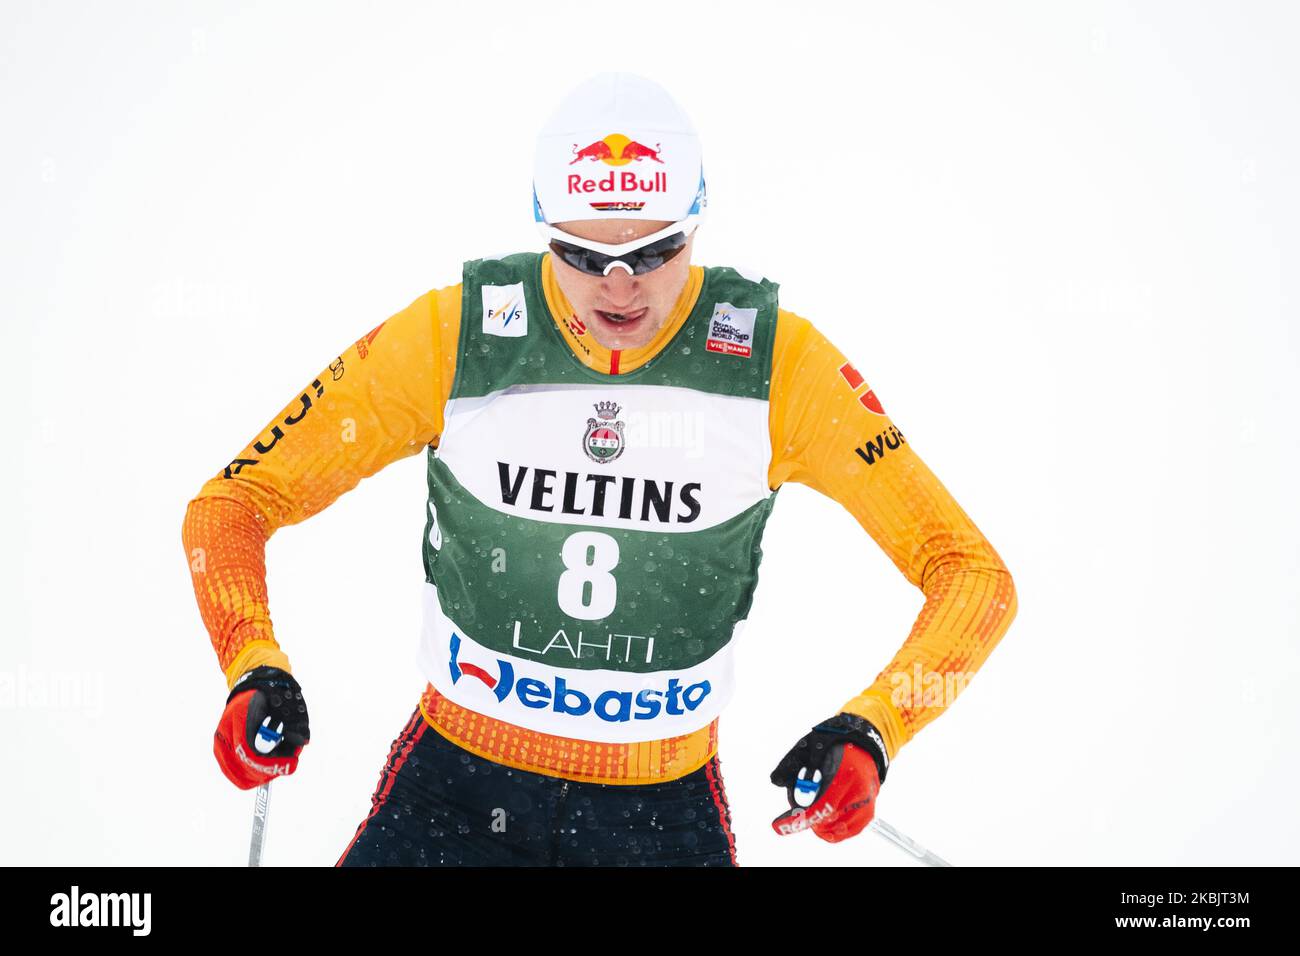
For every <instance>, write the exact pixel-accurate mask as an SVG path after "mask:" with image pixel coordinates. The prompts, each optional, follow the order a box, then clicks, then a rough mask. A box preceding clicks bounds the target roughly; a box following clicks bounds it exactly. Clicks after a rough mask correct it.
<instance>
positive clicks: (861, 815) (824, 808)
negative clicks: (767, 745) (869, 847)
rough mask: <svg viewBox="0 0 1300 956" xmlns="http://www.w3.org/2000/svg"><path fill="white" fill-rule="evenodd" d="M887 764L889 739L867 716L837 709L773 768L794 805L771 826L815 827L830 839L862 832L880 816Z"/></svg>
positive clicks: (783, 830) (784, 830) (785, 829)
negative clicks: (879, 801) (879, 796)
mask: <svg viewBox="0 0 1300 956" xmlns="http://www.w3.org/2000/svg"><path fill="white" fill-rule="evenodd" d="M888 769H889V754H888V752H887V751H886V749H885V742H884V740H883V739H882V738H881V736H880V732H879V731H878V730H876V728H875V727H873V726H872V725H871V724H870V723H869V722H868V721H866V720H864V719H863V718H861V717H858V716H856V715H855V714H838V715H836V716H835V717H833V718H831V719H830V720H828V721H825V722H824V723H821V724H818V725H817V726H816V727H814V728H813V730H812V732H811V733H809V734H807V735H805V736H804V737H803V739H801V740H800V741H799V742H798V743H797V744H795V745H794V747H793V748H791V750H790V752H789V753H788V754H786V755H785V757H784V758H783V759H782V760H781V762H780V763H779V764H778V765H777V767H776V769H775V770H773V771H772V783H774V784H776V785H777V786H779V787H785V788H786V794H787V797H788V799H789V801H790V808H791V809H790V810H788V811H787V812H785V813H783V814H781V815H780V816H779V817H777V818H776V819H775V820H773V821H772V829H773V830H775V831H776V832H777V833H779V834H781V835H782V836H786V835H788V834H791V833H799V832H800V831H803V830H808V829H811V830H812V831H813V833H815V834H817V836H819V837H821V839H823V840H825V841H826V842H828V843H838V842H840V841H841V840H847V839H848V838H849V837H851V836H857V835H858V834H859V833H861V832H862V831H863V830H864V829H866V827H867V825H868V824H869V823H871V820H872V818H873V817H874V816H875V813H876V795H877V794H878V793H879V792H880V785H881V783H882V782H883V781H884V779H885V772H886V771H887V770H888ZM801 798H802V799H801Z"/></svg>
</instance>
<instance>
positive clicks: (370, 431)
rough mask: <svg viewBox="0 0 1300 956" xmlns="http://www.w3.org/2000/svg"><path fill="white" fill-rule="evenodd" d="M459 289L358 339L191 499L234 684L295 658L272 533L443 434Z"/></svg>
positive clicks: (191, 552)
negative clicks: (275, 602)
mask: <svg viewBox="0 0 1300 956" xmlns="http://www.w3.org/2000/svg"><path fill="white" fill-rule="evenodd" d="M460 292H461V287H460V285H455V286H450V287H448V288H445V289H438V290H434V291H431V292H428V293H426V294H425V295H423V296H421V297H420V298H419V299H417V300H416V301H415V302H413V303H411V305H409V306H408V307H407V308H405V309H403V310H402V311H401V312H399V313H397V314H396V315H394V316H393V317H392V318H390V319H388V320H387V321H386V322H384V323H382V324H380V325H379V327H378V328H375V329H374V330H372V331H371V332H370V333H368V334H367V335H365V336H363V337H362V338H360V339H358V340H357V341H356V342H355V343H354V344H352V345H350V346H349V347H348V348H347V349H346V350H345V351H344V352H343V353H342V354H341V355H339V356H338V357H337V358H335V359H334V360H333V361H331V362H330V363H329V364H328V366H327V367H326V368H325V369H324V370H323V371H322V372H321V373H320V374H319V375H317V376H316V377H315V378H314V379H313V380H312V381H311V382H310V383H309V384H308V385H307V387H306V388H304V389H302V390H301V391H300V392H299V393H298V394H297V395H295V396H294V397H293V399H291V400H290V402H289V404H288V405H286V406H285V407H284V408H283V409H281V410H280V412H279V413H277V414H276V416H275V417H274V418H272V419H271V421H270V422H269V423H268V424H267V425H266V427H265V428H263V429H262V430H261V431H260V432H259V433H258V434H257V436H256V437H255V438H254V439H253V440H252V441H251V442H249V443H248V445H247V446H246V447H245V448H244V449H243V450H242V451H241V452H240V453H239V454H238V455H236V456H235V457H234V459H233V460H232V461H231V462H230V464H228V465H226V466H225V467H224V468H223V469H222V470H221V471H220V472H219V473H218V474H216V475H215V476H214V477H212V478H211V479H210V480H208V481H207V482H205V483H204V485H203V486H202V488H201V489H200V490H199V493H198V495H197V496H196V497H195V498H194V499H193V500H192V501H191V502H190V503H189V506H188V507H187V508H186V511H185V521H184V524H183V526H182V531H181V537H182V541H183V543H184V546H185V553H186V557H187V559H188V560H189V563H190V576H191V579H192V581H193V584H194V595H195V597H196V598H197V600H198V604H199V611H200V613H201V615H202V617H203V623H204V625H205V627H206V628H207V631H208V635H209V637H210V638H211V640H212V646H213V648H214V649H215V650H216V652H217V660H218V662H219V664H220V666H221V668H222V670H223V671H224V672H225V674H226V681H227V685H228V686H233V685H234V683H235V681H236V680H237V679H238V678H239V676H240V675H241V674H243V673H245V672H246V671H248V670H251V669H252V668H254V667H258V666H260V665H264V664H266V665H272V666H276V667H281V668H284V669H285V670H288V669H289V660H288V658H287V657H286V656H285V654H284V653H283V652H282V651H281V650H280V647H279V644H278V643H277V642H276V640H275V637H274V635H273V633H272V627H271V616H270V612H269V610H268V606H267V593H266V560H265V554H266V550H265V545H266V541H267V539H268V538H270V536H271V535H272V534H274V533H275V531H276V530H277V529H279V528H282V527H284V526H286V525H291V524H296V523H297V522H299V521H303V520H305V519H306V518H309V517H311V516H312V515H314V514H316V513H317V512H318V511H320V510H322V509H323V508H325V507H327V506H328V505H329V504H330V503H331V502H333V501H334V500H335V499H336V498H338V497H339V496H340V495H342V494H344V493H345V492H347V491H349V490H351V489H352V488H354V487H356V485H357V483H358V482H360V481H361V479H363V478H366V477H368V476H369V475H373V474H374V473H375V472H377V471H379V470H380V469H381V468H383V467H384V466H386V465H388V464H391V463H392V462H394V461H397V460H398V459H400V458H405V457H407V456H409V455H414V454H416V453H417V452H419V451H421V450H422V449H424V448H425V447H426V446H428V445H434V446H436V445H437V443H438V439H439V438H440V437H441V435H442V429H443V421H442V409H443V405H444V404H445V402H446V398H447V394H448V392H449V390H450V388H451V380H452V376H453V374H454V371H455V360H456V344H457V341H458V339H459V332H460Z"/></svg>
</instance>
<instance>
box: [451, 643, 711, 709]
mask: <svg viewBox="0 0 1300 956" xmlns="http://www.w3.org/2000/svg"><path fill="white" fill-rule="evenodd" d="M449 650H450V653H451V659H450V661H449V664H450V667H451V682H452V683H453V684H458V683H460V681H461V680H462V679H463V678H472V679H474V680H478V681H481V682H482V683H483V684H484V686H486V687H487V688H488V690H490V691H492V694H493V696H494V697H496V699H497V700H498V701H500V702H502V703H506V702H507V701H508V699H509V698H510V697H511V696H513V697H515V698H516V699H517V700H518V702H519V703H520V704H522V705H523V706H525V707H529V708H532V709H533V710H542V709H544V708H549V709H550V710H552V711H553V712H554V713H556V714H560V715H563V716H568V717H585V716H587V715H589V714H590V715H594V716H596V717H599V718H600V719H601V720H604V721H608V722H609V723H625V722H627V721H629V720H654V719H655V718H656V717H658V716H659V715H660V714H668V715H672V716H680V715H682V714H686V713H689V712H690V711H693V710H695V709H696V708H697V707H699V706H700V704H701V703H703V702H704V700H705V698H707V697H708V696H709V694H710V693H711V691H712V689H713V688H712V686H711V685H710V684H709V682H708V681H707V680H703V681H700V682H698V683H695V684H690V685H688V686H686V687H683V686H682V684H681V681H679V680H678V679H677V678H675V677H673V678H670V679H669V680H668V684H667V686H665V687H663V689H661V690H656V689H653V688H642V689H641V690H639V691H637V692H635V693H633V692H632V691H618V690H600V689H599V688H598V687H592V686H590V685H589V684H586V685H582V686H581V687H579V686H574V685H573V684H571V683H570V680H569V679H568V678H564V677H560V676H558V675H557V676H555V677H554V679H553V681H552V683H550V684H547V683H546V682H545V681H542V680H538V679H537V678H535V677H526V676H518V677H517V676H516V674H515V665H514V664H512V663H511V662H510V661H507V660H503V659H501V658H499V657H498V658H496V660H495V661H494V664H493V667H492V669H489V668H486V667H482V666H480V665H478V664H475V663H473V662H472V661H463V660H461V659H460V651H461V639H460V635H459V634H457V633H455V632H454V631H453V632H452V635H451V641H450V647H449ZM493 671H495V673H494V672H493ZM595 676H596V675H585V674H579V675H578V677H577V678H576V680H577V682H579V683H580V684H581V683H582V680H583V678H588V679H590V678H594V677H595ZM634 708H635V709H634Z"/></svg>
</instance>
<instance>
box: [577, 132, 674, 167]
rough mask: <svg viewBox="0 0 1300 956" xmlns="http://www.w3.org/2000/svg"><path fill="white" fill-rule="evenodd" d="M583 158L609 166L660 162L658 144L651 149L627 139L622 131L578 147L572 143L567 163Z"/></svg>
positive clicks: (580, 160)
mask: <svg viewBox="0 0 1300 956" xmlns="http://www.w3.org/2000/svg"><path fill="white" fill-rule="evenodd" d="M584 159H589V160H592V161H593V162H594V161H595V160H600V161H601V162H603V163H607V164H608V165H610V166H626V165H627V164H628V163H630V162H633V161H636V162H641V161H642V160H645V159H649V160H653V161H654V162H656V163H662V162H663V160H662V159H660V158H659V144H658V143H656V144H655V148H654V149H651V148H650V147H649V146H645V145H643V144H641V143H638V142H637V141H636V140H634V139H629V138H628V137H626V136H624V135H623V134H622V133H610V134H609V135H608V136H606V137H605V138H604V139H598V140H596V142H594V143H591V144H590V145H588V146H582V147H579V146H578V144H577V143H574V144H573V159H572V160H570V161H569V165H570V166H572V165H573V164H574V163H580V162H582V161H583V160H584Z"/></svg>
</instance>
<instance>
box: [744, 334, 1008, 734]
mask: <svg viewBox="0 0 1300 956" xmlns="http://www.w3.org/2000/svg"><path fill="white" fill-rule="evenodd" d="M769 407H770V421H769V424H770V427H771V434H772V463H771V469H770V471H769V473H768V485H769V486H770V487H772V488H777V487H779V486H780V485H781V484H783V483H784V482H786V481H794V482H798V483H799V484H803V485H807V486H809V487H811V488H814V489H816V490H817V491H819V492H821V493H822V494H824V495H826V496H828V497H830V498H833V499H834V500H835V501H838V502H839V503H840V504H841V505H843V506H844V507H845V508H846V509H847V510H848V511H849V513H850V514H852V515H853V517H854V518H856V519H857V521H858V523H859V524H860V525H861V526H862V527H863V528H864V529H865V530H866V532H867V533H868V534H869V535H871V537H872V538H873V539H874V540H875V542H876V543H877V544H878V545H879V546H880V547H881V549H883V550H884V552H885V553H886V554H887V555H888V556H889V558H890V560H891V561H893V562H894V564H895V565H896V566H897V567H898V569H899V570H900V571H901V572H902V573H903V574H904V575H905V576H906V577H907V579H908V580H909V581H911V582H912V583H913V584H915V585H916V586H917V587H919V588H920V589H921V591H922V593H923V594H924V595H925V603H924V605H923V606H922V608H921V611H920V614H919V615H918V616H917V619H916V623H915V625H913V627H912V630H911V633H910V634H908V636H907V639H906V640H905V641H904V642H903V645H902V647H901V648H899V650H898V653H897V654H895V655H894V658H893V660H891V661H890V662H889V665H888V666H887V667H886V668H885V669H884V670H883V671H881V672H880V673H879V674H878V675H877V676H876V678H875V680H874V682H873V683H872V684H871V685H870V686H869V687H867V688H866V689H865V690H864V691H862V693H860V694H858V695H857V696H856V697H854V698H853V699H852V700H850V701H848V702H847V703H845V704H844V705H843V706H842V707H841V708H840V711H845V712H849V713H854V714H857V715H859V716H861V717H865V718H866V719H867V720H869V721H871V723H872V724H874V725H875V726H876V728H877V729H878V730H879V731H880V733H881V735H882V736H883V737H884V739H885V746H886V747H887V748H888V750H889V755H890V759H891V760H892V759H893V757H894V755H895V754H897V753H898V750H899V748H901V747H902V746H903V745H904V744H906V743H907V742H908V741H909V740H911V739H912V737H913V736H915V735H916V733H917V731H919V730H920V729H921V728H922V727H924V726H925V725H926V724H928V723H929V722H930V721H932V720H934V719H935V718H936V717H938V716H939V715H940V714H941V713H943V711H944V708H945V707H946V706H948V705H950V704H951V703H952V701H953V699H954V698H955V697H956V695H957V694H958V693H959V692H960V691H961V690H962V688H963V687H964V686H965V684H966V682H967V681H969V679H970V678H971V676H973V675H974V673H975V672H976V671H977V670H978V669H979V668H980V665H982V664H983V663H984V661H985V659H986V658H987V657H988V656H989V654H990V653H991V652H992V650H993V648H994V647H995V646H996V645H997V643H998V641H999V640H1001V638H1002V635H1003V634H1005V633H1006V630H1007V628H1008V627H1009V626H1010V624H1011V620H1012V618H1013V617H1014V616H1015V613H1016V592H1015V585H1014V584H1013V583H1012V580H1011V574H1010V572H1009V571H1008V570H1007V568H1006V565H1005V564H1003V562H1002V559H1001V558H999V557H998V554H997V552H996V551H994V550H993V546H992V545H991V544H989V542H988V541H987V540H986V539H985V537H984V536H983V535H982V534H981V533H980V531H979V529H978V528H976V527H975V524H974V523H973V522H972V521H971V519H970V518H969V517H967V515H966V513H965V512H964V511H962V509H961V508H960V507H959V506H958V504H957V502H956V501H954V500H953V497H952V495H950V494H949V493H948V491H947V489H946V488H944V486H943V485H942V484H941V483H940V482H939V480H938V479H937V478H936V477H935V476H934V474H933V473H932V472H931V471H930V470H929V469H928V468H927V467H926V466H925V463H924V462H922V461H921V459H920V458H919V457H918V456H917V454H916V452H914V451H913V450H912V446H911V445H910V444H908V442H907V439H906V438H905V437H904V436H903V433H902V432H901V431H900V430H899V429H898V428H897V427H896V426H895V425H894V423H893V422H892V421H891V420H890V418H889V416H888V415H886V414H885V410H884V408H883V407H882V406H881V403H880V402H879V401H878V399H877V398H876V395H875V393H874V392H873V391H872V389H871V387H870V385H869V384H868V383H867V382H866V381H865V380H864V379H863V378H862V376H861V375H859V374H858V372H857V370H856V369H855V368H854V367H853V365H852V364H851V363H850V362H849V361H848V359H846V358H845V357H844V355H843V354H842V353H841V352H840V350H839V349H837V348H836V347H835V346H834V345H832V344H831V343H830V342H829V341H828V340H827V339H826V338H825V336H823V335H822V334H821V332H819V331H818V330H817V329H816V328H814V327H813V325H812V323H810V322H809V321H808V320H807V319H805V318H802V317H801V316H798V315H795V314H794V313H793V312H787V311H786V310H784V309H781V310H779V312H778V318H777V330H776V343H775V353H774V355H773V369H772V385H771V395H770V406H769Z"/></svg>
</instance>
